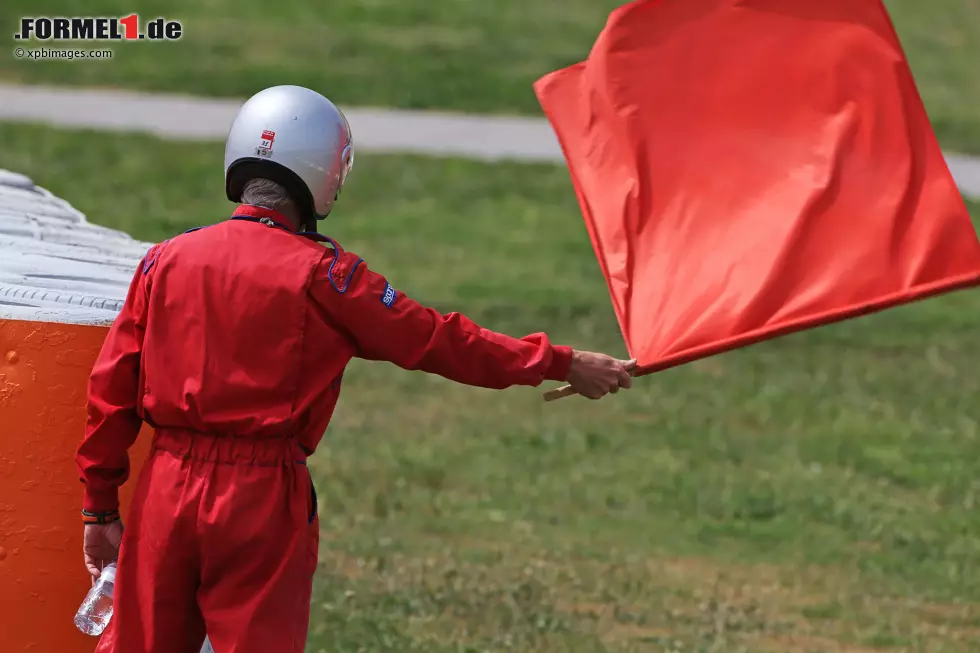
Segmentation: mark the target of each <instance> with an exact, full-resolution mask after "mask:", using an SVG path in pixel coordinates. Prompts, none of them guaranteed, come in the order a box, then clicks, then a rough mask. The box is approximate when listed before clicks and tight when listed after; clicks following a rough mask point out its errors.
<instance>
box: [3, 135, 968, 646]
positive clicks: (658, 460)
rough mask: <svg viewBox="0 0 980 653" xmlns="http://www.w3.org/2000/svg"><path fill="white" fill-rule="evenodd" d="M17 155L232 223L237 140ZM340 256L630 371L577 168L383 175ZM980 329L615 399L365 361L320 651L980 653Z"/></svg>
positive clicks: (154, 203) (195, 216) (328, 449)
mask: <svg viewBox="0 0 980 653" xmlns="http://www.w3.org/2000/svg"><path fill="white" fill-rule="evenodd" d="M0 141H2V142H3V143H4V145H5V147H4V149H3V151H2V153H0V167H6V168H12V169H15V170H18V171H21V172H24V173H26V174H29V175H31V176H33V177H34V178H35V179H36V181H37V182H38V183H40V184H42V185H44V186H47V187H48V188H49V189H51V190H52V191H53V192H55V193H58V194H60V195H62V196H64V197H66V198H69V199H70V200H71V201H72V202H73V203H75V204H76V205H77V206H78V207H79V208H81V209H82V210H84V211H86V212H87V213H88V214H89V216H90V218H91V219H92V220H93V221H95V222H98V223H101V224H106V225H109V226H112V227H116V228H121V229H125V230H127V231H129V232H130V233H133V234H134V235H136V236H138V237H140V238H144V239H149V240H159V239H162V238H166V237H168V236H170V235H173V234H175V233H177V232H180V231H182V230H184V229H186V228H188V227H191V226H196V225H199V224H202V223H207V222H210V221H214V220H217V219H220V218H222V217H224V216H226V215H227V214H228V213H229V212H230V210H231V208H232V207H231V205H230V204H229V203H228V202H227V201H225V200H224V198H223V195H222V183H221V154H222V150H221V145H220V144H203V145H200V144H199V145H191V144H186V143H181V144H175V143H166V142H160V141H156V140H153V139H151V138H147V137H137V136H131V137H124V136H107V135H104V134H92V133H79V132H63V131H56V130H51V129H43V128H35V127H26V126H20V125H18V126H14V125H0ZM974 208H975V209H977V208H978V207H974ZM977 215H980V213H978V214H977ZM329 232H330V233H331V234H332V235H334V236H336V237H337V238H338V239H339V240H340V241H341V242H342V243H343V244H344V245H345V246H346V247H347V248H348V249H351V250H354V251H357V252H359V253H360V254H362V255H363V256H364V257H365V258H366V259H367V261H368V263H369V264H370V265H372V266H373V267H375V268H376V269H378V270H381V271H383V272H384V273H385V274H386V275H387V276H388V277H389V278H390V279H391V281H392V283H393V284H395V285H396V286H397V287H398V288H399V290H402V291H404V292H407V293H409V294H410V295H413V296H415V297H416V298H418V299H420V300H422V301H424V302H427V303H429V304H431V305H434V306H436V307H437V308H440V309H443V310H461V311H463V312H465V313H467V314H469V315H470V316H472V317H473V318H475V319H477V320H478V321H480V322H482V323H483V324H485V325H486V326H488V327H491V328H495V329H497V330H502V331H505V332H508V333H512V334H514V335H523V334H525V333H528V332H532V331H538V330H544V331H547V332H548V333H550V334H551V335H552V336H553V337H554V338H555V339H556V340H559V341H562V342H566V343H568V344H572V345H576V346H582V347H590V348H598V349H605V350H609V351H611V352H613V353H618V354H622V353H623V351H622V344H621V342H620V340H619V336H618V331H617V329H616V326H615V322H614V319H613V316H612V311H611V309H610V307H609V300H608V298H607V295H606V292H605V287H604V283H603V281H602V279H601V276H600V274H599V271H598V269H597V265H596V263H595V260H594V257H593V255H592V252H591V249H590V245H589V243H588V239H587V237H586V234H585V230H584V227H583V226H582V224H581V219H580V217H579V214H578V209H577V206H576V203H575V199H574V196H573V193H572V190H571V187H570V184H569V182H568V180H567V173H566V172H565V171H564V170H563V169H561V168H558V167H551V166H540V167H537V166H518V165H504V166H494V165H486V164H479V163H472V162H462V161H453V160H437V159H423V158H410V157H379V156H360V157H358V163H357V166H356V168H355V171H354V174H353V175H352V178H351V182H350V185H349V187H348V188H347V189H346V190H345V194H344V196H343V197H342V198H341V203H340V204H339V205H338V208H337V211H336V213H335V215H334V216H333V217H332V218H331V221H330V223H329ZM978 314H980V294H978V293H977V292H962V293H957V294H954V295H949V296H946V297H942V298H938V299H933V300H930V301H927V302H923V303H920V304H916V305H912V306H907V307H904V308H900V309H895V310H892V311H889V312H886V313H882V314H879V315H875V316H872V317H868V318H863V319H861V320H856V321H852V322H848V323H844V324H840V325H836V326H832V327H826V328H823V329H819V330H815V331H811V332H808V333H804V334H798V335H795V336H791V337H787V338H784V339H780V340H777V341H773V342H770V343H766V344H763V345H758V346H755V347H752V348H748V349H745V350H742V351H739V352H734V353H730V354H726V355H723V356H719V357H716V358H712V359H709V360H705V361H702V362H699V363H696V364H692V365H689V366H686V367H683V368H680V369H676V370H672V371H670V372H667V373H663V374H659V375H655V376H651V377H645V378H643V379H641V380H638V381H637V384H636V385H637V387H636V389H635V390H634V391H632V392H629V393H625V394H621V395H619V396H616V397H612V398H609V399H607V400H604V401H601V402H597V403H593V402H587V401H584V400H577V399H572V400H563V401H562V402H560V403H557V404H544V403H543V402H542V401H541V399H540V394H539V391H537V390H534V389H519V390H511V391H506V392H491V391H484V390H479V389H474V388H467V387H462V386H455V385H452V384H450V383H448V382H446V381H443V380H442V379H439V378H434V377H427V376H424V375H421V374H411V373H407V372H403V371H400V370H397V369H395V368H393V367H391V366H388V365H384V364H367V363H362V362H355V364H354V365H352V368H351V370H350V372H349V374H348V376H347V378H346V380H345V390H344V395H343V397H342V400H341V406H340V408H339V410H338V413H337V416H336V420H335V421H334V423H333V425H332V426H331V429H330V431H329V433H328V435H327V438H326V439H325V441H324V445H323V447H322V448H321V450H320V451H319V452H318V454H317V456H316V465H315V471H316V474H317V478H318V487H319V490H320V496H321V518H322V521H323V529H324V530H323V551H322V562H321V568H320V574H319V576H318V581H317V590H316V591H317V598H316V600H315V602H314V605H313V615H312V624H313V625H312V633H311V640H310V644H309V648H308V650H309V651H311V652H313V653H318V652H320V651H323V652H327V651H329V652H335V651H339V652H343V653H360V652H363V653H375V652H391V653H405V652H412V651H418V652H420V653H421V652H434V653H449V652H456V653H461V652H464V651H465V652H470V651H472V652H476V651H481V652H482V651H493V652H496V651H522V652H525V651H570V652H575V653H592V652H599V651H615V652H617V653H620V652H627V651H638V652H639V651H684V652H711V653H741V652H744V653H765V652H774V653H775V652H778V653H818V652H822V653H837V652H842V651H849V652H851V653H871V652H884V651H888V652H897V651H908V652H917V653H918V652H927V653H947V652H950V653H951V652H964V653H965V652H971V651H975V650H976V642H977V639H978V637H980V513H978V507H977V502H978V499H980V462H978V461H980V425H978V419H980V411H978V408H977V402H976V397H977V395H978V392H980V378H978V377H977V375H976V361H977V360H978V357H980V338H978V337H977V330H976V316H977V315H978Z"/></svg>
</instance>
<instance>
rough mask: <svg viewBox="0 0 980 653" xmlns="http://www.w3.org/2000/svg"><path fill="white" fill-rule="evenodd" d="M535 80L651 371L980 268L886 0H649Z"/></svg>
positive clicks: (631, 334) (951, 285) (631, 343)
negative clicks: (583, 52) (583, 56)
mask: <svg viewBox="0 0 980 653" xmlns="http://www.w3.org/2000/svg"><path fill="white" fill-rule="evenodd" d="M535 91H536V93H537V95H538V98H539V100H540V102H541V105H542V107H543V108H544V111H545V113H546V114H547V116H548V119H549V120H550V122H551V124H552V126H553V127H554V129H555V131H556V133H557V134H558V138H559V140H560V142H561V145H562V149H563V151H564V154H565V158H566V160H567V162H568V167H569V170H570V173H571V177H572V181H573V184H574V186H575V191H576V194H577V196H578V199H579V204H580V206H581V209H582V213H583V215H584V218H585V223H586V226H587V228H588V231H589V235H590V237H591V239H592V243H593V246H594V248H595V252H596V255H597V257H598V259H599V263H600V266H601V268H602V272H603V274H604V275H605V277H606V280H607V282H608V285H609V291H610V294H611V296H612V300H613V306H614V308H615V311H616V316H617V318H618V320H619V325H620V328H621V329H622V332H623V335H624V337H625V339H626V344H627V347H628V349H629V352H630V355H631V356H632V357H635V358H637V359H638V361H639V366H640V371H641V373H645V372H652V371H656V370H660V369H664V368H667V367H671V366H674V365H678V364H681V363H684V362H687V361H690V360H693V359H696V358H702V357H705V356H709V355H712V354H716V353H719V352H721V351H725V350H729V349H734V348H736V347H741V346H745V345H748V344H751V343H753V342H758V341H760V340H765V339H768V338H772V337H775V336H778V335H781V334H786V333H789V332H792V331H798V330H801V329H806V328H810V327H815V326H818V325H822V324H827V323H830V322H834V321H838V320H843V319H846V318H850V317H855V316H857V315H861V314H865V313H869V312H872V311H876V310H880V309H883V308H887V307H889V306H894V305H897V304H902V303H907V302H911V301H914V300H917V299H921V298H923V297H926V296H929V295H935V294H939V293H942V292H947V291H950V290H953V289H955V288H960V287H965V286H972V285H975V284H977V283H978V282H980V243H978V240H977V236H976V232H975V231H974V229H973V226H972V224H971V222H970V218H969V215H968V213H967V209H966V205H965V203H964V201H963V199H962V197H961V196H960V194H959V191H958V190H957V188H956V185H955V183H954V181H953V178H952V175H951V174H950V172H949V170H948V168H947V167H946V163H945V161H944V159H943V156H942V153H941V151H940V149H939V145H938V144H937V142H936V138H935V135H934V134H933V131H932V128H931V126H930V124H929V120H928V118H927V116H926V113H925V110H924V108H923V105H922V101H921V99H920V98H919V94H918V91H917V90H916V86H915V83H914V81H913V79H912V74H911V72H910V70H909V67H908V65H907V63H906V60H905V57H904V54H903V52H902V48H901V45H900V43H899V41H898V37H897V35H896V34H895V31H894V29H893V27H892V24H891V21H890V19H889V17H888V14H887V12H886V10H885V8H884V6H883V5H882V3H881V2H880V0H792V2H787V1H786V0H639V1H638V2H633V3H631V4H628V5H625V6H623V7H620V8H619V9H617V10H616V11H614V12H613V13H612V14H611V15H610V17H609V20H608V22H607V24H606V27H605V29H604V30H603V32H602V34H601V35H600V37H599V39H598V41H597V42H596V44H595V46H594V48H593V50H592V52H591V54H590V55H589V58H588V60H587V61H585V62H583V63H581V64H577V65H574V66H572V67H570V68H567V69H564V70H560V71H557V72H555V73H552V74H550V75H548V76H546V77H544V78H542V79H541V80H539V81H538V82H537V83H536V84H535Z"/></svg>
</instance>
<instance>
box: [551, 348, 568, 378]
mask: <svg viewBox="0 0 980 653" xmlns="http://www.w3.org/2000/svg"><path fill="white" fill-rule="evenodd" d="M571 367H572V348H571V347H564V346H561V345H555V346H553V347H552V348H551V365H549V366H548V370H547V371H546V372H545V373H544V378H545V380H546V381H567V380H568V370H569V369H571Z"/></svg>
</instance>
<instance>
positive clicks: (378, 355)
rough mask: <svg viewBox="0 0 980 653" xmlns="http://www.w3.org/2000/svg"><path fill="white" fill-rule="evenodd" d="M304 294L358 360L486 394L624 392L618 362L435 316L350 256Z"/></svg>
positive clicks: (540, 338)
mask: <svg viewBox="0 0 980 653" xmlns="http://www.w3.org/2000/svg"><path fill="white" fill-rule="evenodd" d="M311 293H312V294H313V295H314V298H315V300H316V301H317V303H318V304H319V305H320V307H321V309H322V310H323V311H324V313H325V314H326V315H327V317H328V319H330V320H331V321H332V322H333V323H334V324H336V325H337V326H338V327H339V328H341V329H342V330H343V331H345V332H346V334H347V335H348V337H349V338H350V340H351V341H352V342H353V343H354V344H355V347H356V348H357V355H358V357H360V358H365V359H368V360H385V361H389V362H392V363H394V364H395V365H398V366H399V367H402V368H404V369H408V370H420V371H424V372H429V373H432V374H438V375H440V376H443V377H445V378H448V379H450V380H453V381H456V382H459V383H465V384H467V385H474V386H480V387H485V388H498V389H502V388H507V387H510V386H515V385H526V386H537V385H540V384H541V383H542V382H543V381H546V380H550V381H566V380H571V381H573V382H574V381H576V380H578V381H583V380H585V381H587V382H588V383H587V385H588V384H592V385H591V386H590V387H589V388H587V389H586V392H583V394H585V395H586V396H590V395H598V396H601V395H603V394H605V393H607V392H611V391H615V390H616V389H618V388H619V387H629V382H630V376H629V373H628V372H627V371H626V369H625V366H624V364H623V363H622V362H621V361H616V360H615V359H613V358H610V357H608V356H604V355H602V354H590V353H587V352H575V351H573V350H572V349H571V348H570V347H563V346H558V345H553V344H552V343H551V342H550V340H549V339H548V337H547V336H546V335H545V334H543V333H536V334H532V335H529V336H526V337H524V338H513V337H510V336H507V335H504V334H501V333H496V332H494V331H490V330H489V329H484V328H482V327H481V326H479V325H478V324H476V323H475V322H473V321H472V320H470V319H469V318H467V317H466V316H464V315H461V314H459V313H448V314H445V315H443V314H440V313H439V312H438V311H436V310H434V309H431V308H427V307H425V306H423V305H422V304H420V303H419V302H417V301H415V300H413V299H411V298H410V297H407V296H405V295H404V294H403V293H401V292H399V291H397V290H395V289H394V288H393V287H392V286H391V285H389V284H388V282H387V280H386V279H385V278H384V277H383V276H381V275H379V274H377V273H375V272H373V271H371V270H369V269H368V268H367V265H366V264H365V263H364V262H359V259H357V258H356V257H354V256H353V255H350V254H343V255H341V257H340V259H339V260H338V261H336V263H332V262H331V261H329V260H327V261H324V262H323V263H322V264H321V266H320V268H319V269H318V270H317V272H316V275H315V278H314V281H313V285H312V288H311ZM585 368H587V369H585ZM586 377H587V378H586ZM600 377H601V378H600Z"/></svg>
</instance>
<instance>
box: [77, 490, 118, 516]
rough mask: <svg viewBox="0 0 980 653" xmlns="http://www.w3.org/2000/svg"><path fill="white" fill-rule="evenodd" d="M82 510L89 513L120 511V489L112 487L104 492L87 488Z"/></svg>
mask: <svg viewBox="0 0 980 653" xmlns="http://www.w3.org/2000/svg"><path fill="white" fill-rule="evenodd" d="M82 510H88V511H89V512H109V511H111V510H119V488H116V487H110V488H106V489H104V490H94V489H92V488H88V487H86V488H85V494H84V495H83V497H82Z"/></svg>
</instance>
